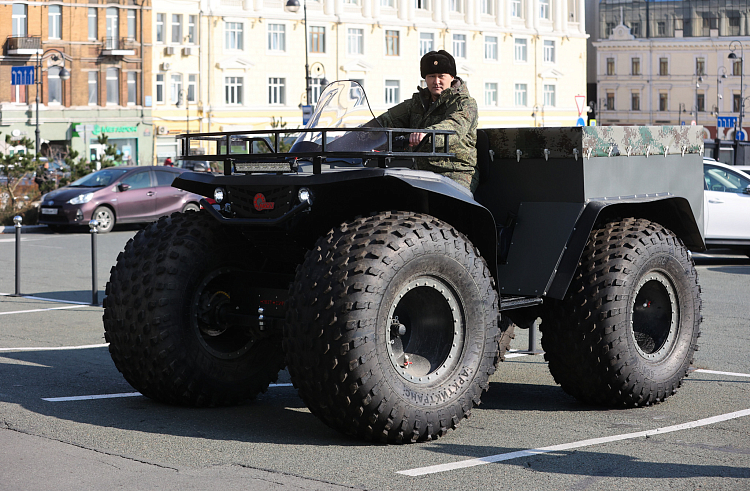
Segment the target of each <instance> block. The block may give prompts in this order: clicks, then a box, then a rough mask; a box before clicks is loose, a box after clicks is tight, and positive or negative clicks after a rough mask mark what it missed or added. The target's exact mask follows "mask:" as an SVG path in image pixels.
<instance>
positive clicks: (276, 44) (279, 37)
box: [268, 24, 286, 52]
mask: <svg viewBox="0 0 750 491" xmlns="http://www.w3.org/2000/svg"><path fill="white" fill-rule="evenodd" d="M268 50H269V51H278V52H284V51H286V26H285V25H284V24H268Z"/></svg>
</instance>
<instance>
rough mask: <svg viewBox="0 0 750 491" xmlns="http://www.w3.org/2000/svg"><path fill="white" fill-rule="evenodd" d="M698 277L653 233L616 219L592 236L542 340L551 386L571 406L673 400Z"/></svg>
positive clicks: (695, 318) (658, 231) (650, 226)
mask: <svg viewBox="0 0 750 491" xmlns="http://www.w3.org/2000/svg"><path fill="white" fill-rule="evenodd" d="M700 309H701V298H700V287H699V285H698V275H697V273H696V270H695V266H694V264H693V261H692V259H691V258H690V255H689V253H688V251H687V249H686V248H685V246H684V245H683V244H682V242H681V241H680V240H679V239H678V238H677V237H676V236H675V235H674V234H673V233H672V232H671V231H669V230H667V229H666V228H664V227H662V226H661V225H659V224H657V223H653V222H649V221H648V220H642V219H632V218H629V219H624V220H622V221H619V222H612V223H608V224H606V225H605V226H604V227H602V228H600V229H596V230H594V231H592V232H591V235H590V236H589V241H588V243H587V245H586V247H585V249H584V252H583V254H582V257H581V260H580V263H579V266H578V270H577V271H576V273H575V276H574V278H573V281H572V282H571V285H570V287H569V288H568V293H567V294H566V296H565V299H564V300H562V301H558V302H552V305H551V307H549V308H548V309H546V311H545V313H544V315H543V316H542V324H541V327H540V330H541V332H542V347H543V348H544V351H545V358H546V360H547V361H548V362H549V370H550V372H551V373H552V375H553V377H554V378H555V381H556V382H557V383H559V384H560V385H561V386H562V388H563V389H564V390H565V392H567V393H569V394H570V395H572V396H574V397H576V398H577V399H579V400H581V401H583V402H587V403H592V404H603V405H609V406H619V407H634V406H644V405H649V404H653V403H656V402H661V401H663V400H664V399H665V398H667V397H669V396H670V395H672V394H674V392H675V391H676V390H677V388H678V387H679V386H680V385H681V384H682V379H683V378H684V377H685V376H686V375H687V371H688V368H689V367H690V365H691V363H692V361H693V354H694V352H695V351H696V350H697V349H698V345H697V340H698V336H699V335H700V323H701V314H700Z"/></svg>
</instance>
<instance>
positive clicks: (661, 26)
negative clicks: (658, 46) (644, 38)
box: [656, 21, 667, 36]
mask: <svg viewBox="0 0 750 491" xmlns="http://www.w3.org/2000/svg"><path fill="white" fill-rule="evenodd" d="M656 35H657V36H666V35H667V23H666V22H664V21H660V22H657V23H656Z"/></svg>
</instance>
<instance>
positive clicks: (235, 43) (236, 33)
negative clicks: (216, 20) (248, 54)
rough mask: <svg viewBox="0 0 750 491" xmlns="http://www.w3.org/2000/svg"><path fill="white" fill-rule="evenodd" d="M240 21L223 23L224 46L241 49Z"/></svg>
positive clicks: (241, 28) (241, 27)
mask: <svg viewBox="0 0 750 491" xmlns="http://www.w3.org/2000/svg"><path fill="white" fill-rule="evenodd" d="M243 27H244V26H243V24H242V22H225V23H224V48H226V49H242V47H243V42H242V31H243Z"/></svg>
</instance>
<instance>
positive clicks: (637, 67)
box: [630, 58, 641, 75]
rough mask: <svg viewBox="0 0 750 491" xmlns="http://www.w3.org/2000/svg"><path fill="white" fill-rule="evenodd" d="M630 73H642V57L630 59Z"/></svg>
mask: <svg viewBox="0 0 750 491" xmlns="http://www.w3.org/2000/svg"><path fill="white" fill-rule="evenodd" d="M630 74H631V75H640V74H641V59H640V58H631V59H630Z"/></svg>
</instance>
